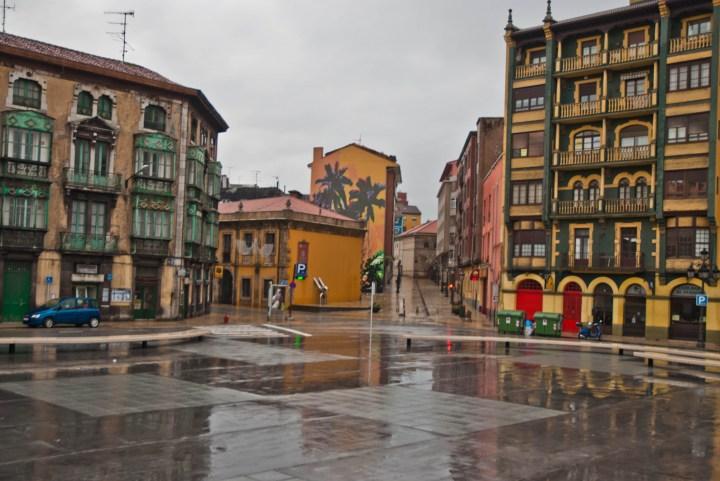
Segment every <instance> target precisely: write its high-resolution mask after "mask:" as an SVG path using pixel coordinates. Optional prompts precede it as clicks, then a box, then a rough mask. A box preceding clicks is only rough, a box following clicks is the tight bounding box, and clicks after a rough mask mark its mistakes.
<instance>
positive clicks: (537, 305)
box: [515, 279, 543, 319]
mask: <svg viewBox="0 0 720 481" xmlns="http://www.w3.org/2000/svg"><path fill="white" fill-rule="evenodd" d="M542 307H543V293H542V286H541V285H540V283H539V282H537V281H533V280H531V279H525V280H524V281H522V282H521V283H520V284H519V285H518V288H517V297H516V300H515V309H517V310H518V311H525V317H527V318H528V319H535V313H536V312H542Z"/></svg>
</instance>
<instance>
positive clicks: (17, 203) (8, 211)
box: [0, 195, 47, 230]
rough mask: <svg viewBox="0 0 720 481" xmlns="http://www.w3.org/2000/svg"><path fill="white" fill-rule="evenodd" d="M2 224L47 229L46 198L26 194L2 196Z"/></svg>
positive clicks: (0, 201) (0, 200) (22, 227)
mask: <svg viewBox="0 0 720 481" xmlns="http://www.w3.org/2000/svg"><path fill="white" fill-rule="evenodd" d="M0 203H2V217H1V220H2V225H3V226H4V227H18V228H21V229H42V230H46V229H47V199H42V198H38V197H27V196H10V195H8V196H3V197H0Z"/></svg>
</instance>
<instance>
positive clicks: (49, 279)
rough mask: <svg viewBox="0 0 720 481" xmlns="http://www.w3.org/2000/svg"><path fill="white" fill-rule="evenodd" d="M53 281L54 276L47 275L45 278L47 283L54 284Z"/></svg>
mask: <svg viewBox="0 0 720 481" xmlns="http://www.w3.org/2000/svg"><path fill="white" fill-rule="evenodd" d="M52 281H53V278H52V276H47V277H46V278H45V284H52Z"/></svg>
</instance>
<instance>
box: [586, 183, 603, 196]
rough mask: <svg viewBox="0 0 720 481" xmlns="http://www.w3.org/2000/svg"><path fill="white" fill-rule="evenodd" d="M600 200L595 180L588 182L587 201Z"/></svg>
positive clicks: (598, 187)
mask: <svg viewBox="0 0 720 481" xmlns="http://www.w3.org/2000/svg"><path fill="white" fill-rule="evenodd" d="M599 198H600V185H599V184H598V181H597V180H593V181H592V182H590V186H589V187H588V200H598V199H599Z"/></svg>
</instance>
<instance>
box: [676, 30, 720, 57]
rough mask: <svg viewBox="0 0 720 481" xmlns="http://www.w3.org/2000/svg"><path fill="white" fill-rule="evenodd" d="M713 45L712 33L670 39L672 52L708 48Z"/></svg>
mask: <svg viewBox="0 0 720 481" xmlns="http://www.w3.org/2000/svg"><path fill="white" fill-rule="evenodd" d="M711 45H712V34H711V33H704V34H702V35H693V36H692V37H679V38H671V39H670V53H680V52H687V51H689V50H698V49H701V48H708V47H710V46H711Z"/></svg>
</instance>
